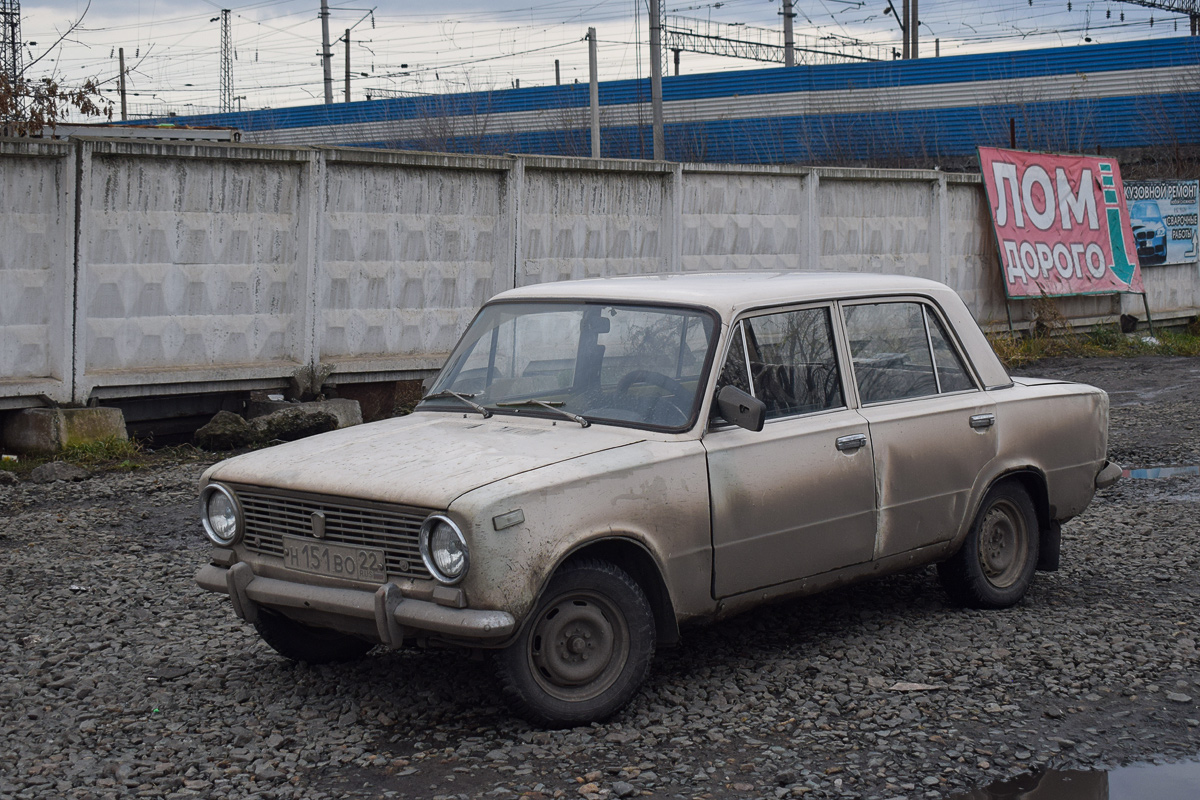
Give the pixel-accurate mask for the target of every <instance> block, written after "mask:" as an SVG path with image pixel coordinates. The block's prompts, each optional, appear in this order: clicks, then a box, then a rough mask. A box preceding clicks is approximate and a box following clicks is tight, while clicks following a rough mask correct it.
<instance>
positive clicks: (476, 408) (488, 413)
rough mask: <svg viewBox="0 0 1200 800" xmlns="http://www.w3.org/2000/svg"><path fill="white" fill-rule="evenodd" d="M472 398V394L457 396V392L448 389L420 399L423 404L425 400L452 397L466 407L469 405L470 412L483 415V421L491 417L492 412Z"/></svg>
mask: <svg viewBox="0 0 1200 800" xmlns="http://www.w3.org/2000/svg"><path fill="white" fill-rule="evenodd" d="M474 396H475V395H473V394H459V393H458V392H455V391H452V390H450V389H443V390H442V391H440V392H435V393H433V394H427V395H425V396H424V397H422V398H421V402H422V403H424V402H425V401H426V400H442V399H445V398H447V397H453V398H454V399H455V400H458V401H459V402H460V403H465V404H466V405H469V406H470V407H471V410H473V411H477V412H478V413H480V414H482V415H483V418H484V419H487V418H488V417H490V416H491V415H492V412H491V411H489V410H487V409H486V408H484V407H483V406H481V405H479V403H476V402H475V401H474V400H472V399H471V398H472V397H474Z"/></svg>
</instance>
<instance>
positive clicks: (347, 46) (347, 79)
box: [346, 28, 350, 103]
mask: <svg viewBox="0 0 1200 800" xmlns="http://www.w3.org/2000/svg"><path fill="white" fill-rule="evenodd" d="M346 102H347V103H349V102H350V29H349V28H346Z"/></svg>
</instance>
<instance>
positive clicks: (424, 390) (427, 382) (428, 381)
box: [421, 375, 437, 397]
mask: <svg viewBox="0 0 1200 800" xmlns="http://www.w3.org/2000/svg"><path fill="white" fill-rule="evenodd" d="M435 380H437V375H430V376H429V377H428V378H425V379H423V380H422V381H421V397H424V396H425V395H427V394H429V390H430V389H432V388H433V382H434V381H435Z"/></svg>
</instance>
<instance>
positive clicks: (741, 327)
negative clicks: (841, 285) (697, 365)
mask: <svg viewBox="0 0 1200 800" xmlns="http://www.w3.org/2000/svg"><path fill="white" fill-rule="evenodd" d="M726 384H732V385H733V386H736V387H738V388H739V389H742V390H743V391H747V392H749V393H750V394H752V395H754V396H755V397H757V398H758V399H759V400H762V401H763V403H765V404H766V406H767V413H766V418H767V419H774V418H777V417H788V416H795V415H797V414H809V413H812V412H815V411H825V410H827V409H831V408H841V407H843V406H844V405H845V401H844V399H843V397H842V382H841V374H840V372H839V370H838V365H837V358H836V356H835V355H834V347H833V324H832V318H831V316H830V310H829V309H828V308H806V309H799V310H796V311H785V312H781V313H777V314H765V315H762V316H757V317H749V318H747V319H743V320H742V321H741V322H739V323H738V326H737V329H736V330H735V331H734V336H733V339H732V341H731V343H730V348H729V354H728V356H727V358H726V360H725V366H724V369H723V370H722V372H721V377H720V379H719V381H718V388H720V387H721V386H723V385H726Z"/></svg>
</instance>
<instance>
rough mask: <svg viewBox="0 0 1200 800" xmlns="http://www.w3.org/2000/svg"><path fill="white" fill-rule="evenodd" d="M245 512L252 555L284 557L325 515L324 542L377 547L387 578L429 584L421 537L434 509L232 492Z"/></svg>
mask: <svg viewBox="0 0 1200 800" xmlns="http://www.w3.org/2000/svg"><path fill="white" fill-rule="evenodd" d="M230 488H231V489H233V491H234V493H235V494H236V495H237V498H238V502H239V503H240V504H241V507H242V514H243V516H244V520H245V533H244V534H243V537H242V541H243V542H244V543H245V545H246V548H247V549H248V550H250V551H251V552H254V553H259V554H261V555H266V556H279V557H281V558H282V557H283V536H284V535H285V534H287V535H290V536H303V537H311V536H312V514H313V513H314V512H316V511H320V512H322V513H323V514H324V515H325V536H324V537H323V538H322V539H321V541H323V542H330V543H333V544H345V545H356V546H361V547H378V548H382V549H383V550H384V553H385V556H386V560H387V571H388V574H389V575H395V576H403V577H407V578H418V579H428V578H431V577H432V576H431V575H430V574H429V570H427V569H425V564H424V562H423V561H422V560H421V550H420V546H419V544H418V541H417V540H418V536H419V535H420V532H421V523H423V522H424V521H425V518H426V517H428V516H429V515H430V514H435V513H437V512H436V511H435V510H433V509H423V508H412V507H409V506H392V505H384V504H374V503H369V502H367V501H356V500H352V499H348V498H345V497H325V496H322V495H307V494H300V493H292V492H283V491H277V490H270V489H263V488H260V487H257V486H231V487H230Z"/></svg>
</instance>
